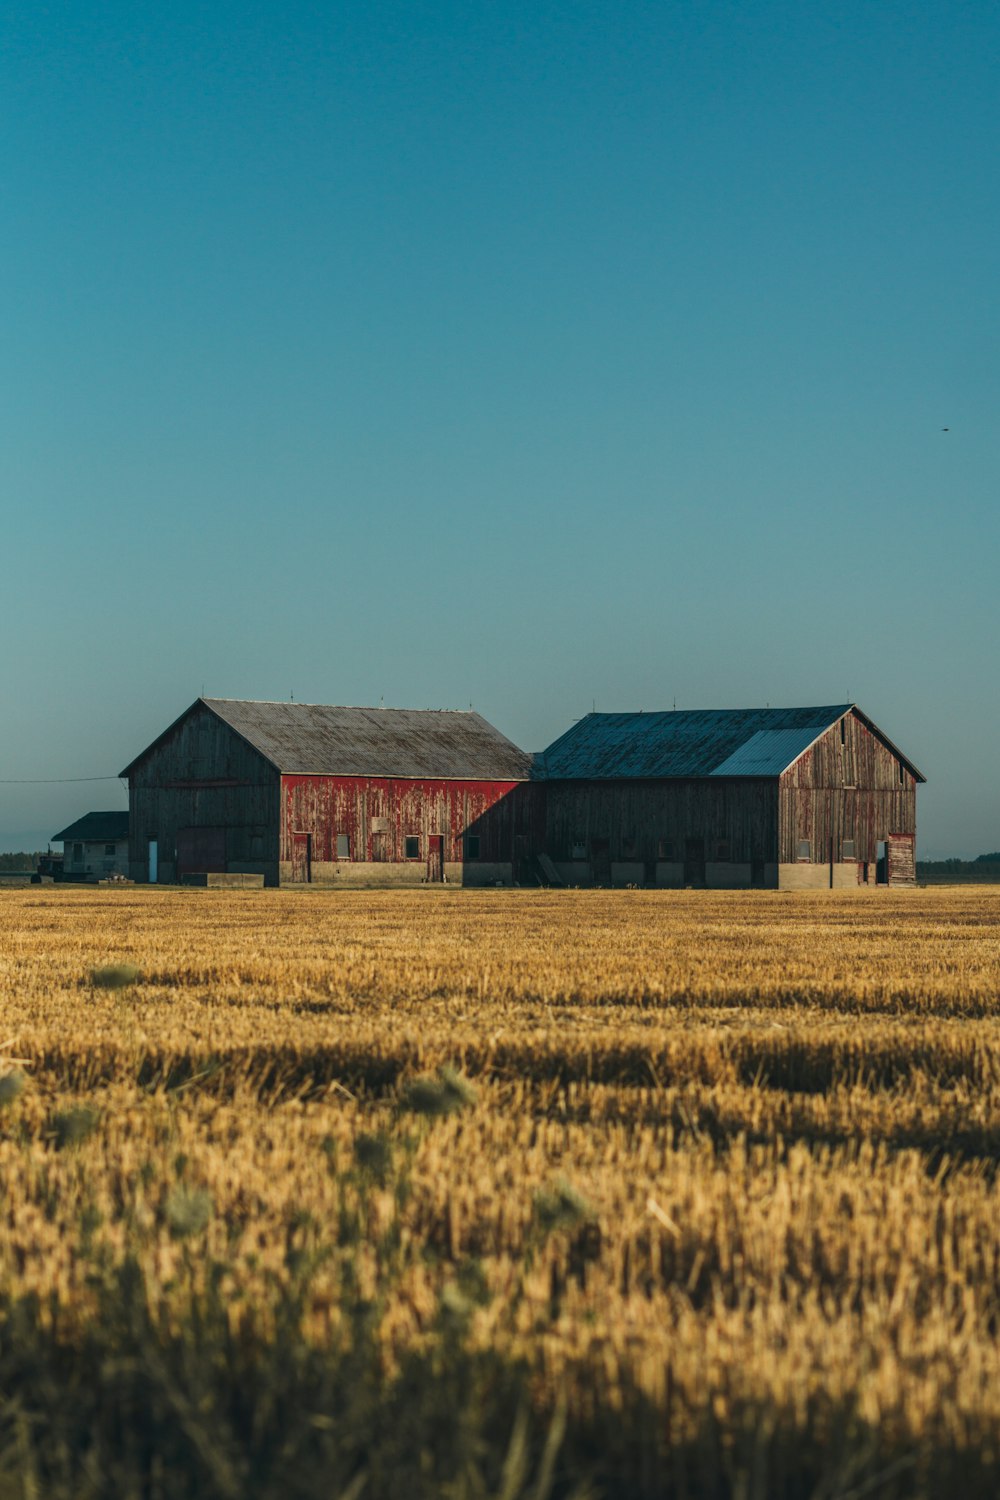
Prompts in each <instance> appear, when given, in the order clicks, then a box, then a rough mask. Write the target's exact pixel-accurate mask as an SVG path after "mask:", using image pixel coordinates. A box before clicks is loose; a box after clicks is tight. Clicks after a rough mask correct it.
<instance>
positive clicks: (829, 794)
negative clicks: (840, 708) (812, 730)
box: [778, 714, 917, 885]
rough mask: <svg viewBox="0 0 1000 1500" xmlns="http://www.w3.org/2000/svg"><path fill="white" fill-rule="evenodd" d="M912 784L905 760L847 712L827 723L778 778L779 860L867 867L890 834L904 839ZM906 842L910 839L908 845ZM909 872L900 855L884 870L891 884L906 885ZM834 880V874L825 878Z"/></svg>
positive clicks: (911, 816) (911, 819)
mask: <svg viewBox="0 0 1000 1500" xmlns="http://www.w3.org/2000/svg"><path fill="white" fill-rule="evenodd" d="M916 820H917V785H916V780H915V778H914V776H913V774H912V772H911V771H910V769H909V768H908V766H906V765H905V763H904V762H903V761H902V760H901V759H900V758H899V756H897V755H895V754H894V753H893V751H892V750H891V749H890V748H889V747H888V746H887V745H886V744H884V742H883V741H882V740H880V739H879V738H878V736H877V735H874V734H872V732H871V731H870V730H869V729H868V727H867V726H866V725H865V724H863V723H861V721H860V720H859V719H858V718H856V717H855V716H854V715H853V714H849V715H847V716H846V717H845V718H844V719H843V720H842V721H841V723H840V724H834V725H833V726H832V728H830V729H828V730H827V731H826V733H825V734H823V735H822V736H821V738H820V739H819V740H818V741H817V742H816V744H815V745H813V746H812V748H811V749H809V750H807V751H806V752H805V754H804V755H802V756H801V757H800V758H799V759H798V760H797V761H796V762H795V764H794V765H793V766H791V767H789V769H788V770H787V771H785V772H784V774H783V775H782V776H781V777H780V778H779V790H778V840H779V847H780V860H781V863H782V864H783V865H789V866H790V865H793V864H796V863H799V862H801V859H800V849H801V847H802V846H804V845H808V847H809V862H810V863H812V864H814V865H818V866H823V865H825V866H827V867H830V866H831V865H833V866H836V865H837V864H840V863H843V862H844V861H845V859H846V858H847V856H846V854H845V845H846V846H847V847H848V848H849V847H850V845H851V844H853V846H854V847H853V854H852V855H851V856H850V859H851V860H853V861H856V862H857V863H859V864H861V865H864V864H868V865H869V866H870V867H872V868H871V872H870V878H871V879H872V880H874V878H875V876H874V865H875V863H876V861H877V859H878V853H879V850H878V846H879V844H880V843H884V842H885V841H886V840H887V839H888V838H889V837H890V836H891V835H905V836H907V837H908V838H909V839H911V840H912V838H913V837H914V835H915V834H916V826H917V822H916ZM911 848H912V845H911ZM914 878H915V871H914V870H912V869H908V867H907V864H906V861H905V859H903V858H901V859H900V860H899V863H898V864H897V866H896V868H895V869H894V870H893V871H891V872H890V879H891V883H892V884H894V885H904V884H912V883H913V880H914ZM838 883H840V882H839V881H838V880H837V879H836V878H835V877H834V878H832V879H829V880H828V881H827V884H828V885H829V884H838Z"/></svg>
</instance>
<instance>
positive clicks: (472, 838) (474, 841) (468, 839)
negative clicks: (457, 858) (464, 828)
mask: <svg viewBox="0 0 1000 1500" xmlns="http://www.w3.org/2000/svg"><path fill="white" fill-rule="evenodd" d="M465 857H466V859H478V858H479V834H478V833H467V834H466V835H465Z"/></svg>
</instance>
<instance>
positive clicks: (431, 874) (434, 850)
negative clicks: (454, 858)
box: [427, 833, 444, 881]
mask: <svg viewBox="0 0 1000 1500" xmlns="http://www.w3.org/2000/svg"><path fill="white" fill-rule="evenodd" d="M427 879H428V881H441V880H443V879H444V838H443V836H442V835H441V834H440V833H432V834H430V836H429V837H428V839H427Z"/></svg>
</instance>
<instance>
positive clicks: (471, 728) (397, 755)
mask: <svg viewBox="0 0 1000 1500" xmlns="http://www.w3.org/2000/svg"><path fill="white" fill-rule="evenodd" d="M200 701H201V702H202V703H204V704H205V706H206V707H207V708H210V709H211V711H212V712H213V713H214V714H217V715H218V717H219V718H220V719H223V720H224V721H225V722H226V723H227V724H229V725H230V726H231V728H233V729H235V730H236V732H237V734H240V735H242V736H243V738H244V739H245V740H247V741H248V742H249V743H250V744H251V745H253V747H254V749H255V750H259V751H260V753H261V755H263V756H265V757H266V759H267V760H269V761H270V762H271V764H272V765H274V766H276V767H277V769H278V770H279V771H282V772H284V773H285V774H287V775H294V774H296V773H298V774H300V775H303V776H402V777H407V778H419V777H432V778H450V779H453V780H459V781H527V780H528V779H529V777H530V775H531V757H530V755H526V754H525V752H524V751H523V750H519V749H518V747H517V746H516V745H515V744H513V743H512V741H510V740H509V739H507V738H506V736H505V735H502V734H501V733H500V731H499V730H498V729H494V727H493V725H492V724H489V723H487V721H486V720H485V719H484V718H482V717H481V715H479V714H477V713H471V712H457V711H455V710H451V709H423V708H339V707H335V706H333V705H329V704H321V703H257V702H251V701H244V700H242V699H233V698H203V699H201V700H200Z"/></svg>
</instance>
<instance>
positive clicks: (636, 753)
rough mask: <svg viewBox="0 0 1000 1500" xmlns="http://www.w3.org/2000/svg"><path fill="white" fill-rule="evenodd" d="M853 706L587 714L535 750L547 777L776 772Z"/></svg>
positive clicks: (796, 757)
mask: <svg viewBox="0 0 1000 1500" xmlns="http://www.w3.org/2000/svg"><path fill="white" fill-rule="evenodd" d="M852 707H853V705H852V704H850V703H839V704H835V705H833V706H830V707H823V708H719V709H686V710H685V709H681V710H675V711H673V712H671V713H650V714H647V713H639V714H635V713H632V714H587V715H586V716H585V717H584V718H582V719H580V720H579V721H578V722H577V723H576V724H574V725H573V728H572V729H569V730H567V732H566V733H565V734H564V735H561V736H560V738H559V739H557V740H556V741H555V742H554V743H553V744H551V745H550V746H549V748H548V749H547V750H546V751H545V752H544V753H543V755H542V758H541V760H542V774H543V775H544V777H545V779H546V780H578V779H579V780H604V779H611V778H613V779H616V780H617V779H631V778H643V777H649V776H653V777H661V776H662V777H674V776H676V777H687V776H778V775H780V773H781V772H782V771H784V770H785V769H786V767H788V766H790V765H791V764H792V762H793V761H794V760H797V759H798V757H799V756H800V755H801V754H802V751H803V750H805V749H807V748H808V747H809V745H811V744H812V742H813V741H814V740H815V739H818V738H819V736H820V735H821V734H822V733H823V732H824V730H826V729H829V727H830V725H831V724H836V722H837V720H838V719H840V718H842V717H843V715H844V714H846V713H848V712H849V711H850V709H851V708H852Z"/></svg>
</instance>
